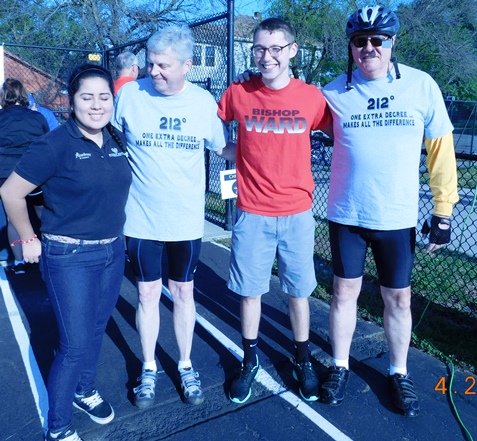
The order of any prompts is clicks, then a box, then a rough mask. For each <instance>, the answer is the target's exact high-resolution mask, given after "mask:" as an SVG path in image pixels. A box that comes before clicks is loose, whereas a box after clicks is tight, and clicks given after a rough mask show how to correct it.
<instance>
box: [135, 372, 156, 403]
mask: <svg viewBox="0 0 477 441" xmlns="http://www.w3.org/2000/svg"><path fill="white" fill-rule="evenodd" d="M137 381H139V383H140V385H139V386H138V387H135V388H134V389H133V392H134V394H135V395H134V405H135V406H137V407H139V408H141V409H145V408H146V407H149V406H150V405H151V404H152V403H153V402H154V397H155V396H156V381H157V372H156V371H152V370H145V371H143V372H142V374H141V375H140V376H139V377H138V378H137Z"/></svg>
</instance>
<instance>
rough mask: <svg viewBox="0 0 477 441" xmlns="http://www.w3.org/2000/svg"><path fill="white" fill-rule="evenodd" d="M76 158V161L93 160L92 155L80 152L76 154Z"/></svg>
mask: <svg viewBox="0 0 477 441" xmlns="http://www.w3.org/2000/svg"><path fill="white" fill-rule="evenodd" d="M75 158H76V159H89V158H91V153H79V152H76V154H75Z"/></svg>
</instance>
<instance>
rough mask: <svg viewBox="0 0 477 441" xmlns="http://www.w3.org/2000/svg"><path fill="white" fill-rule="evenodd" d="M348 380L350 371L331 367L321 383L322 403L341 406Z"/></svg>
mask: <svg viewBox="0 0 477 441" xmlns="http://www.w3.org/2000/svg"><path fill="white" fill-rule="evenodd" d="M348 379H349V370H348V369H346V368H344V367H337V366H331V367H330V368H329V369H328V372H327V374H326V376H325V378H323V381H322V383H321V387H320V402H322V403H325V404H331V405H332V406H339V405H340V404H341V403H342V402H343V399H344V395H345V389H346V384H347V383H348Z"/></svg>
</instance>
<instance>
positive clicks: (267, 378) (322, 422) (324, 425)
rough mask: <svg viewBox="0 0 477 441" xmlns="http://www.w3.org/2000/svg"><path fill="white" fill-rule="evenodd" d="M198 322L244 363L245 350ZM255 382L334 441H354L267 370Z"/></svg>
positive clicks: (199, 320)
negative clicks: (291, 407)
mask: <svg viewBox="0 0 477 441" xmlns="http://www.w3.org/2000/svg"><path fill="white" fill-rule="evenodd" d="M194 289H195V290H196V291H197V292H199V293H200V294H202V295H204V296H205V294H204V293H203V292H202V291H200V290H199V289H197V288H196V287H195V288H194ZM162 290H163V292H164V294H165V295H166V296H167V297H168V298H169V299H170V300H172V296H171V293H170V291H169V289H168V288H167V287H165V286H163V288H162ZM196 321H197V323H199V324H200V325H201V326H202V327H203V328H204V329H205V330H206V331H207V332H208V333H209V334H210V335H212V336H213V337H214V338H215V339H216V340H217V341H218V342H219V343H221V344H222V346H224V347H225V348H226V349H227V350H228V351H229V352H231V353H232V354H233V355H234V356H235V357H236V358H237V359H238V360H239V361H242V359H243V350H242V349H240V348H239V347H238V346H237V345H236V344H235V343H234V342H233V341H232V340H230V338H228V337H227V336H226V335H225V334H224V333H222V332H221V331H219V330H218V329H217V328H216V327H215V326H214V325H212V323H210V322H209V321H207V320H206V319H204V318H203V317H202V316H201V315H200V314H198V313H197V314H196ZM255 380H256V381H258V382H259V383H260V384H262V385H263V386H265V387H266V388H267V389H268V390H269V391H270V392H272V393H273V394H274V395H278V396H279V397H280V398H283V399H284V400H285V401H288V402H289V403H290V404H291V405H292V406H293V407H294V408H295V409H296V410H298V411H299V412H301V413H302V414H303V415H304V416H305V417H307V418H308V419H309V420H310V421H311V422H313V423H314V424H315V425H316V426H318V427H319V428H320V429H321V430H323V432H325V433H326V434H327V435H329V436H330V437H331V438H333V439H334V440H336V441H352V440H351V438H349V437H348V436H347V435H345V434H344V433H343V432H341V431H340V430H339V429H338V428H336V427H335V426H333V424H331V423H330V422H329V421H328V420H327V419H325V418H324V417H322V416H321V415H320V414H319V413H318V412H316V411H315V410H314V409H312V408H311V407H310V406H309V405H308V404H306V403H305V402H304V401H303V400H302V399H301V398H299V397H298V396H297V395H295V394H294V393H292V392H289V391H288V390H286V389H285V388H284V387H283V386H281V385H280V384H279V383H277V382H276V381H275V380H274V379H273V378H272V376H271V375H270V374H269V373H268V372H267V371H266V370H265V369H262V368H261V369H260V371H259V372H258V374H257V376H256V378H255Z"/></svg>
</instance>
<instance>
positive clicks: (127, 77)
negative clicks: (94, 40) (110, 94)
mask: <svg viewBox="0 0 477 441" xmlns="http://www.w3.org/2000/svg"><path fill="white" fill-rule="evenodd" d="M116 69H117V72H118V79H117V80H116V81H115V82H114V95H116V94H117V93H118V90H119V89H120V88H121V87H122V86H124V84H126V83H128V82H129V81H134V80H136V79H137V77H138V75H139V64H138V60H137V58H136V55H134V54H133V53H132V52H123V53H122V54H119V55H118V57H117V58H116Z"/></svg>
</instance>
